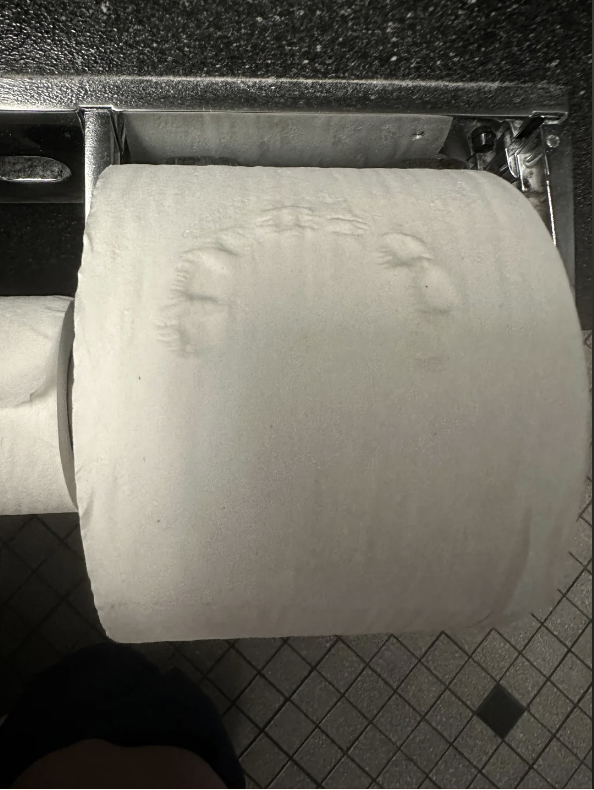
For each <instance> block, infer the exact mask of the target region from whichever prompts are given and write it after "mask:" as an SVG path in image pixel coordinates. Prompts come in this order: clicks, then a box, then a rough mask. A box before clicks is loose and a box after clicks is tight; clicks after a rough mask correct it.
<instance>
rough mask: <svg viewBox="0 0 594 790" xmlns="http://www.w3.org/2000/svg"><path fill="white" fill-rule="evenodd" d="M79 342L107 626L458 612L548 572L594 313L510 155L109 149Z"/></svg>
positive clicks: (218, 631) (336, 627)
mask: <svg viewBox="0 0 594 790" xmlns="http://www.w3.org/2000/svg"><path fill="white" fill-rule="evenodd" d="M74 354H75V383H74V415H73V419H74V439H75V457H76V468H77V475H76V477H77V488H78V499H79V505H80V512H81V524H82V529H83V539H84V544H85V551H86V555H87V561H88V567H89V572H90V576H91V581H92V585H93V590H94V594H95V601H96V604H97V607H98V611H99V615H100V617H101V620H102V623H103V625H104V626H105V628H106V629H107V631H108V633H109V635H110V636H111V637H112V638H114V639H117V640H122V641H128V642H134V641H153V640H170V639H197V638H217V637H245V636H271V635H275V636H280V635H288V634H326V633H357V632H359V633H364V632H380V631H392V632H394V631H396V632H398V631H405V630H409V629H412V630H423V629H431V630H433V629H439V628H457V627H461V626H470V625H476V624H481V623H482V624H485V623H490V622H494V621H497V620H498V619H502V618H509V617H515V616H519V615H521V614H524V613H526V612H529V611H531V610H532V609H533V608H534V607H535V606H537V605H539V604H540V603H541V602H542V601H543V599H545V598H546V597H547V595H548V594H549V593H550V592H551V590H552V589H553V587H554V580H555V579H554V577H555V569H556V567H557V564H558V561H559V559H560V558H561V555H562V544H563V539H564V536H565V533H566V531H567V530H568V528H569V526H570V525H571V524H572V522H573V521H574V519H575V517H576V511H577V507H578V502H579V499H580V492H581V486H582V481H583V477H584V473H585V459H586V452H587V447H586V433H587V430H586V428H587V419H588V388H587V383H586V374H585V369H584V360H583V356H582V350H581V334H580V330H579V326H578V321H577V318H576V314H575V309H574V307H573V303H572V297H571V294H570V289H569V286H568V283H567V279H566V276H565V273H564V270H563V266H562V263H561V260H560V258H559V255H558V253H557V251H556V249H555V247H554V246H553V244H552V242H551V239H550V237H549V235H548V233H547V231H546V229H545V226H544V225H543V223H542V222H541V220H540V218H539V217H538V216H537V214H536V212H535V211H534V209H533V208H532V207H531V206H530V204H529V203H528V201H527V200H526V199H525V198H524V197H523V195H521V194H520V193H519V192H518V191H516V190H515V189H513V188H512V187H511V186H510V185H509V184H507V183H506V182H504V181H503V180H501V179H499V178H497V177H495V176H491V175H489V174H485V173H476V172H457V171H450V172H436V171H423V170H418V171H414V170H409V171H406V170H354V169H353V170H346V169H345V170H339V169H324V170H322V169H305V168H302V169H297V168H295V169H289V168H286V169H276V168H272V167H271V168H257V167H255V168H241V167H212V166H211V167H194V168H193V167H151V166H122V167H115V168H110V169H109V170H107V171H106V172H105V173H104V174H103V175H102V177H101V179H100V181H99V184H98V186H97V188H96V190H95V194H94V200H93V207H92V210H91V214H90V217H89V220H88V225H87V232H86V238H85V250H84V255H83V264H82V269H81V271H80V278H79V292H78V294H77V298H76V338H75V344H74Z"/></svg>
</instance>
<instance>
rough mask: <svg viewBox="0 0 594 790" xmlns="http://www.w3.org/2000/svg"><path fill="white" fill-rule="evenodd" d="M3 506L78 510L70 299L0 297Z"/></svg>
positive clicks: (12, 510) (17, 510)
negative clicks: (70, 416)
mask: <svg viewBox="0 0 594 790" xmlns="http://www.w3.org/2000/svg"><path fill="white" fill-rule="evenodd" d="M0 338H1V339H2V340H1V342H0V369H1V370H2V373H3V375H2V382H1V384H0V439H1V443H0V513H2V514H6V515H25V514H29V513H66V512H73V511H76V509H77V508H76V493H75V482H74V459H73V453H72V443H71V441H70V431H69V426H68V406H67V389H68V387H67V374H68V363H69V359H70V356H71V354H72V344H73V340H74V316H73V300H72V299H71V298H70V297H66V296H25V297H20V296H11V297H0Z"/></svg>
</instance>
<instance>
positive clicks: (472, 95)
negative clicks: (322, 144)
mask: <svg viewBox="0 0 594 790" xmlns="http://www.w3.org/2000/svg"><path fill="white" fill-rule="evenodd" d="M89 106H94V107H99V106H105V107H111V108H113V109H116V110H165V111H188V110H194V111H200V110H232V111H235V112H239V111H251V112H262V111H266V112H271V111H274V110H293V111H306V110H314V111H316V112H325V111H327V112H329V111H335V112H367V111H372V112H409V113H422V114H426V113H428V114H436V115H440V114H443V115H465V116H471V117H472V116H473V117H483V116H484V117H494V116H495V117H509V116H511V117H527V116H530V115H531V114H533V113H542V114H546V115H549V114H554V115H555V116H556V117H558V118H560V119H563V118H565V117H566V115H567V107H568V104H567V96H566V92H565V89H564V88H561V87H559V86H557V85H547V84H545V83H539V84H538V85H521V84H515V83H490V82H475V83H464V82H422V81H407V80H338V79H337V80H307V79H276V78H267V79H244V78H227V77H221V78H218V77H125V76H117V75H114V76H107V75H106V76H36V75H7V76H4V77H1V78H0V111H1V110H58V109H59V110H77V109H80V108H81V107H89Z"/></svg>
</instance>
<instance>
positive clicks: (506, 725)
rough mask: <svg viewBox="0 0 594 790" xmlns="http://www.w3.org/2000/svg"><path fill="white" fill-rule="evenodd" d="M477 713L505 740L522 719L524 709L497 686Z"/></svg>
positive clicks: (501, 687)
mask: <svg viewBox="0 0 594 790" xmlns="http://www.w3.org/2000/svg"><path fill="white" fill-rule="evenodd" d="M476 713H477V716H478V717H479V718H480V719H481V720H482V721H484V722H485V724H486V725H487V726H488V727H490V728H491V729H492V730H493V732H494V733H495V734H496V735H499V737H500V738H505V737H506V736H507V734H508V733H509V732H510V730H511V729H512V728H513V727H514V726H515V725H516V724H517V723H518V721H519V720H520V718H521V717H522V714H523V713H524V707H523V706H522V705H520V703H519V702H518V701H517V699H515V697H512V695H511V694H510V693H509V692H508V691H506V690H505V689H504V688H503V686H500V685H499V684H497V686H495V688H494V689H493V691H492V692H491V693H490V694H489V696H488V697H487V699H486V700H485V701H484V702H483V703H482V705H481V706H480V707H479V709H478V710H477V712H476Z"/></svg>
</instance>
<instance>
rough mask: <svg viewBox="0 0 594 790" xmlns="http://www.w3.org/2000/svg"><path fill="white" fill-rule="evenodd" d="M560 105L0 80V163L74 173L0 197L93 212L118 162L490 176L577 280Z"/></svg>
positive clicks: (173, 80)
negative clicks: (517, 193)
mask: <svg viewBox="0 0 594 790" xmlns="http://www.w3.org/2000/svg"><path fill="white" fill-rule="evenodd" d="M567 106H568V105H567V97H566V92H565V90H564V89H563V88H560V87H558V86H554V85H546V84H542V83H539V84H538V85H515V84H504V83H502V84H499V83H493V84H491V83H447V82H408V81H375V80H353V81H347V80H288V79H280V80H278V79H241V78H237V79H232V78H202V77H120V76H99V77H94V76H91V77H62V76H60V77H38V76H18V77H16V76H5V77H0V154H3V155H6V156H27V155H29V154H35V155H38V156H45V157H52V158H54V159H56V161H58V162H64V163H65V164H66V165H67V166H68V167H69V168H70V170H71V172H72V176H71V177H70V178H69V179H66V180H64V182H63V184H62V183H55V184H52V183H49V182H44V183H36V182H27V181H23V182H20V183H10V182H6V181H4V182H3V181H2V179H1V178H0V201H3V202H6V201H8V202H13V201H14V202H46V201H47V202H54V201H55V200H58V201H60V200H61V201H70V202H76V201H81V202H82V201H83V199H84V203H85V212H86V213H88V210H89V207H90V200H91V193H92V189H93V187H94V185H95V183H96V181H97V178H98V177H99V175H100V173H101V172H102V170H103V169H105V168H106V167H107V166H109V165H111V164H118V163H141V162H147V163H152V164H158V163H164V162H167V163H176V164H177V163H179V164H209V163H213V162H218V163H225V164H242V165H277V166H335V167H428V166H431V167H438V168H442V167H446V166H447V167H461V168H467V167H470V168H477V169H486V170H490V171H492V172H494V173H496V174H497V175H499V176H500V177H503V178H505V179H507V180H508V181H510V182H511V183H513V184H515V185H516V186H517V187H518V189H521V190H522V192H523V193H524V194H525V195H526V198H527V199H528V200H529V201H530V202H531V204H532V205H533V206H534V208H535V210H536V211H537V212H538V213H539V214H540V216H541V217H542V219H543V221H544V222H545V224H546V226H547V228H548V229H549V231H550V232H551V235H552V237H553V240H554V241H555V243H556V244H557V246H558V248H559V251H560V252H561V254H562V257H563V260H564V262H565V266H566V269H567V274H568V277H569V280H570V282H571V283H572V284H573V283H574V279H575V276H574V251H573V244H574V238H573V195H572V182H571V143H570V140H569V133H568V130H567V128H566V126H567V124H565V123H564V122H565V120H566V118H567ZM17 128H18V129H19V130H20V131H19V133H18V134H14V130H15V129H17ZM23 129H24V130H26V134H25V133H23V131H22V130H23ZM489 129H491V130H492V134H491V135H490V134H489ZM56 130H58V132H57V131H56ZM477 130H478V131H479V132H480V135H479V134H477ZM83 134H84V143H82V142H81V141H83ZM52 135H53V136H52ZM481 135H482V136H481ZM479 136H480V140H479ZM125 138H126V139H125ZM483 138H484V139H483ZM487 138H488V140H487ZM493 138H494V141H495V145H494V147H492V143H493ZM21 140H24V141H26V145H24V147H23V150H21V148H19V141H21ZM15 141H16V142H15ZM40 141H41V142H40ZM48 141H49V142H48ZM69 141H70V142H69ZM477 141H478V142H477ZM487 142H488V143H489V144H487ZM473 143H474V144H473ZM77 146H78V148H77ZM70 149H72V150H73V151H74V152H75V153H76V152H78V153H76V156H74V154H73V160H72V161H73V164H70V161H69V160H68V159H67V158H65V156H67V155H68V152H69V151H70ZM490 149H491V150H490ZM76 157H78V158H76Z"/></svg>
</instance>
